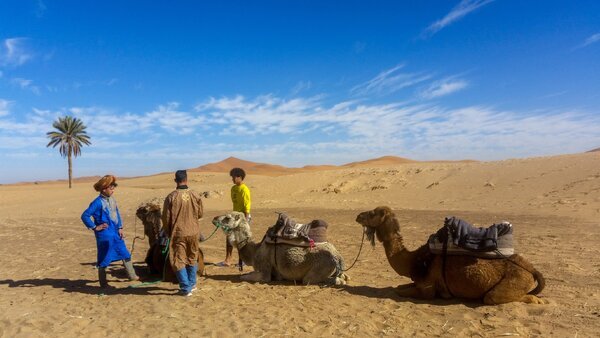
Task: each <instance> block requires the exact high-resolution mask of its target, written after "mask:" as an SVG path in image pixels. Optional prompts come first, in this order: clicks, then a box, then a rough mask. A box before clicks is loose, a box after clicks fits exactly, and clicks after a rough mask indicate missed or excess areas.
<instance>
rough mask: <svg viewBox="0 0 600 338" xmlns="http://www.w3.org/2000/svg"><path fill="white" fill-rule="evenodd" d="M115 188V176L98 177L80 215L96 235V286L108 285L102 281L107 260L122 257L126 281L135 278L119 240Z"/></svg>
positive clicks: (118, 216) (121, 225) (104, 279)
mask: <svg viewBox="0 0 600 338" xmlns="http://www.w3.org/2000/svg"><path fill="white" fill-rule="evenodd" d="M116 187H117V178H116V177H115V176H113V175H106V176H104V177H102V178H101V179H100V180H99V181H98V182H96V184H94V189H95V190H96V191H98V192H99V193H100V195H98V197H96V199H94V200H93V201H92V203H90V206H89V207H88V208H87V209H86V210H85V211H84V212H83V214H82V215H81V220H82V221H83V223H84V224H85V226H86V227H87V228H88V229H90V230H93V231H94V234H95V235H96V248H97V250H98V261H97V263H96V266H97V268H98V280H99V282H100V287H102V288H107V287H109V285H108V282H107V280H106V267H107V266H109V265H110V263H112V262H114V261H118V260H122V261H123V264H124V265H125V270H127V275H128V277H129V279H130V280H132V281H133V280H138V277H137V276H136V274H135V270H134V269H133V264H131V254H130V253H129V251H128V250H127V247H126V246H125V241H123V222H122V221H121V215H120V214H119V208H117V202H116V200H115V199H114V197H112V195H113V193H114V191H115V188H116Z"/></svg>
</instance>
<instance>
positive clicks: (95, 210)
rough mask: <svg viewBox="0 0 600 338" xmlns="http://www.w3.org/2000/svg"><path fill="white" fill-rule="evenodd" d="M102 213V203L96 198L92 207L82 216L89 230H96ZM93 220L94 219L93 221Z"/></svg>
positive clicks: (91, 204)
mask: <svg viewBox="0 0 600 338" xmlns="http://www.w3.org/2000/svg"><path fill="white" fill-rule="evenodd" d="M101 212H102V202H101V201H100V200H99V199H98V198H96V199H94V200H93V201H92V203H90V206H89V207H88V208H87V209H85V211H84V212H83V214H81V220H82V221H83V224H85V226H86V227H87V228H88V229H94V228H95V227H96V225H99V224H97V222H98V221H100V213H101ZM92 218H93V219H92ZM100 224H101V223H100Z"/></svg>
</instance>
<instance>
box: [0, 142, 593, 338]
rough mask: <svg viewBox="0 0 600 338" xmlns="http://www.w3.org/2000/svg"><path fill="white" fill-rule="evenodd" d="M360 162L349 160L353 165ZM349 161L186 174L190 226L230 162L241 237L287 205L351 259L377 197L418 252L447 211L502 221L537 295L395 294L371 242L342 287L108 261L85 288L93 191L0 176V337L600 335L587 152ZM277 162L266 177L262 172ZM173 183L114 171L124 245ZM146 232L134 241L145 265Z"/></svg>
mask: <svg viewBox="0 0 600 338" xmlns="http://www.w3.org/2000/svg"><path fill="white" fill-rule="evenodd" d="M359 163H360V162H359ZM359 163H355V164H353V165H347V166H339V167H335V166H323V167H322V168H320V166H309V167H308V168H306V167H305V168H304V169H301V168H285V167H281V166H275V165H269V164H264V163H253V162H245V161H243V160H239V159H235V158H229V159H227V160H225V161H222V162H219V163H215V164H211V165H206V166H202V167H199V168H197V170H193V171H190V174H189V180H190V186H191V187H192V188H193V189H195V190H197V191H201V192H202V191H211V192H214V191H216V192H221V193H222V194H212V195H211V197H210V198H206V199H205V200H204V203H205V208H206V217H205V218H204V219H203V220H202V222H201V227H202V232H203V233H204V234H210V233H212V231H213V227H212V225H211V224H210V219H211V218H212V217H213V216H215V215H218V214H220V213H222V212H224V211H226V210H229V209H230V207H231V202H230V200H229V197H228V191H229V188H230V184H231V183H230V178H229V176H228V171H229V169H230V168H231V167H233V166H241V167H245V168H246V169H247V170H248V172H249V175H248V177H247V179H246V181H247V184H248V185H249V186H250V188H251V189H252V194H253V195H252V197H253V212H252V213H253V216H254V217H253V219H254V221H253V222H254V224H253V232H254V233H255V237H260V236H261V235H262V234H263V233H264V231H265V230H266V228H267V227H268V226H270V225H272V224H273V223H274V221H275V214H274V212H275V211H286V212H288V214H290V215H291V216H292V217H295V218H296V219H298V220H300V221H303V220H312V219H315V218H321V219H324V220H326V221H328V222H329V224H330V227H329V231H330V234H329V238H330V240H331V241H332V242H333V243H334V244H335V245H336V247H337V248H338V250H339V251H340V253H341V254H342V255H343V256H344V257H345V259H346V262H347V264H349V263H351V262H352V261H353V259H354V258H355V256H356V254H357V252H358V249H359V246H360V239H361V228H360V227H359V226H358V225H357V224H356V223H355V222H354V219H355V217H356V214H357V213H359V212H361V211H364V210H368V209H371V208H373V207H376V206H378V205H389V206H390V207H392V208H393V209H394V210H395V212H396V214H397V215H398V217H399V219H400V221H401V223H402V224H401V227H402V228H401V231H402V234H403V236H404V238H405V241H406V245H407V246H408V247H409V248H410V249H415V248H417V247H418V246H419V245H421V244H422V243H424V241H425V240H426V239H427V236H428V235H429V234H430V233H432V232H434V231H435V230H437V229H438V228H439V227H440V226H441V222H442V221H443V218H444V216H448V215H456V216H458V217H462V218H465V219H467V220H469V221H471V222H473V223H475V224H477V225H487V224H490V223H493V222H496V221H499V220H509V221H511V222H512V223H513V224H514V225H515V249H516V251H517V252H519V253H521V254H523V255H524V256H525V257H527V258H528V260H529V261H531V262H532V263H533V264H534V265H535V266H536V268H537V269H538V270H540V271H541V272H542V273H543V274H544V276H545V277H546V281H547V286H546V289H545V290H544V291H543V292H542V294H541V296H542V297H543V298H544V299H547V300H548V301H549V304H548V305H526V304H521V303H510V304H505V305H500V306H481V305H480V304H478V303H473V302H464V301H460V300H434V301H418V300H412V299H405V298H399V297H397V296H396V295H395V293H394V292H393V288H394V287H396V286H397V285H398V284H405V283H408V282H409V281H408V279H406V278H403V277H399V276H398V275H397V274H396V273H395V272H394V271H393V270H392V269H391V267H390V266H389V264H388V263H387V261H386V258H385V255H384V252H383V248H382V247H381V245H380V244H377V245H376V247H375V248H374V249H373V250H371V249H370V248H363V253H362V254H361V257H360V259H359V261H358V262H357V264H356V265H355V267H354V268H353V269H352V270H350V271H349V272H348V274H349V275H350V277H351V284H350V285H349V286H347V287H343V288H321V287H319V286H295V285H293V283H274V284H251V283H245V282H241V281H240V279H239V272H238V271H237V270H236V269H234V268H218V267H215V266H212V265H209V267H208V276H207V277H205V278H202V279H201V280H200V288H199V292H196V294H195V295H194V296H193V297H191V298H183V297H177V296H175V295H174V293H175V292H176V287H175V286H174V285H171V284H165V283H161V284H157V285H152V286H146V287H140V288H127V286H128V285H132V284H134V283H131V282H127V281H126V279H125V278H124V277H125V274H124V271H123V269H122V268H121V267H120V266H119V265H118V264H114V265H113V266H112V269H111V277H110V278H111V281H112V283H113V284H114V285H115V286H117V289H116V290H115V291H113V292H111V293H110V294H108V295H101V292H100V291H99V290H98V287H97V285H98V283H97V279H96V278H97V276H96V270H95V269H94V268H93V264H94V261H95V244H94V239H93V234H91V233H90V232H89V231H87V230H86V229H85V228H84V226H83V225H82V224H81V221H80V220H79V216H80V214H81V212H82V210H83V209H84V208H85V207H87V205H88V204H89V202H90V201H91V200H92V199H93V198H94V197H95V192H94V190H93V188H92V183H91V182H80V181H76V182H75V184H74V187H73V189H71V190H69V189H68V188H67V187H66V183H64V182H59V183H57V182H41V183H38V184H27V185H3V186H0V239H1V240H2V242H1V243H2V245H0V257H2V269H0V308H2V309H3V313H2V314H0V337H42V336H44V337H45V336H49V335H50V336H59V335H60V336H76V335H77V336H83V335H86V336H98V337H100V336H102V337H105V336H107V335H108V336H149V335H152V336H190V335H201V336H242V335H243V336H283V335H293V336H315V335H317V336H329V335H336V336H360V337H363V336H402V337H403V336H446V335H448V336H449V335H458V336H482V337H497V336H509V335H510V336H526V337H529V336H542V337H547V336H556V337H571V336H577V337H595V336H597V332H598V331H600V324H599V321H598V320H599V319H600V298H599V297H598V294H599V293H600V263H598V262H597V257H598V256H599V255H600V249H598V245H597V242H598V241H599V240H600V224H599V222H598V219H600V153H598V152H590V153H584V154H573V155H563V156H553V157H540V158H528V159H511V160H505V161H496V162H415V161H410V160H405V159H401V158H391V157H389V158H380V159H376V160H372V161H370V162H369V161H366V163H362V164H359ZM274 173H276V174H274ZM172 189H173V180H172V173H167V174H160V175H154V176H148V177H138V178H131V179H122V180H120V182H119V187H118V189H117V192H116V194H115V197H116V198H117V201H118V203H119V208H120V210H121V213H122V216H123V219H124V222H125V229H126V234H127V241H126V242H127V245H128V247H129V248H131V247H132V244H133V239H134V237H135V236H136V235H137V236H140V235H141V234H142V229H141V224H140V222H139V221H138V220H136V218H135V208H136V207H137V205H138V204H139V203H140V202H142V201H145V200H148V199H151V198H153V197H164V196H166V195H167V194H168V193H169V192H170V191H171V190H172ZM223 238H224V236H223V234H222V233H216V234H215V235H214V236H213V238H211V239H209V240H208V241H207V242H204V243H202V245H201V246H202V248H203V250H204V252H205V253H206V261H207V262H209V263H211V262H217V261H220V260H221V259H222V258H223V257H224V248H223V246H224V245H223V241H224V239H223ZM146 249H147V243H146V242H145V241H144V240H136V242H135V247H134V250H133V257H134V261H135V262H136V264H135V265H136V268H137V269H138V272H139V273H140V274H141V275H143V273H144V271H145V269H144V264H143V259H144V255H145V250H146Z"/></svg>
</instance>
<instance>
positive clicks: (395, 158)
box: [342, 156, 417, 168]
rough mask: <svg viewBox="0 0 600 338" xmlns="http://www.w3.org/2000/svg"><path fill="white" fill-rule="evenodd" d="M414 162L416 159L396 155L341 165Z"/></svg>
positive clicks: (347, 166) (366, 165)
mask: <svg viewBox="0 0 600 338" xmlns="http://www.w3.org/2000/svg"><path fill="white" fill-rule="evenodd" d="M415 162H417V161H414V160H410V159H408V158H403V157H398V156H382V157H378V158H374V159H372V160H366V161H359V162H351V163H348V164H344V165H343V166H342V167H346V168H354V167H368V166H380V165H394V164H403V163H415Z"/></svg>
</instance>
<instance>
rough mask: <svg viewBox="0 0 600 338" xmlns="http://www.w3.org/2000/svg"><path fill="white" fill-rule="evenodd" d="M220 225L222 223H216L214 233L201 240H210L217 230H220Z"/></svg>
mask: <svg viewBox="0 0 600 338" xmlns="http://www.w3.org/2000/svg"><path fill="white" fill-rule="evenodd" d="M220 225H221V223H218V224H217V225H215V230H213V232H212V234H210V235H209V236H208V237H206V238H205V239H203V240H201V241H200V242H206V241H208V240H209V239H210V238H211V237H212V236H213V235H214V234H215V232H217V230H219V226H220Z"/></svg>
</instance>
